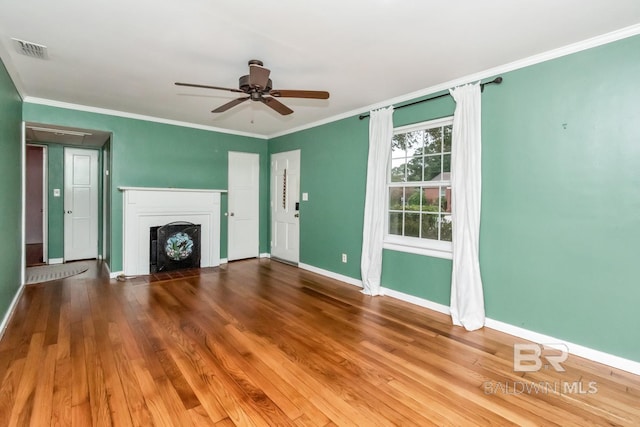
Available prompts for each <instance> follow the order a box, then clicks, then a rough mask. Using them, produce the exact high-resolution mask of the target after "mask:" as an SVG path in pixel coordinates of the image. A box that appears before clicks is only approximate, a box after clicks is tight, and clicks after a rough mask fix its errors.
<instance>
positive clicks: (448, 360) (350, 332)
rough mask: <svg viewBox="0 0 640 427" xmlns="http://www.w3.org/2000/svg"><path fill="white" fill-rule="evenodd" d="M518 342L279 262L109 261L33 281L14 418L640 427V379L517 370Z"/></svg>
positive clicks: (6, 410) (11, 374)
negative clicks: (117, 264) (123, 272)
mask: <svg viewBox="0 0 640 427" xmlns="http://www.w3.org/2000/svg"><path fill="white" fill-rule="evenodd" d="M617 332H618V331H612V333H617ZM520 342H523V341H522V340H520V339H516V338H514V337H512V336H509V335H506V334H503V333H499V332H496V331H493V330H490V329H486V328H485V329H483V330H480V331H476V332H466V331H465V330H464V329H462V328H459V327H453V326H451V324H450V319H449V317H448V316H444V315H442V314H439V313H435V312H432V311H429V310H426V309H423V308H420V307H416V306H413V305H410V304H407V303H404V302H401V301H398V300H394V299H392V298H388V297H375V298H372V297H368V296H366V295H363V294H362V293H360V292H359V289H358V288H356V287H353V286H350V285H346V284H343V283H340V282H338V281H335V280H332V279H328V278H325V277H322V276H318V275H316V274H313V273H310V272H307V271H304V270H301V269H297V268H295V267H291V266H288V265H285V264H281V263H277V262H275V261H270V260H265V259H263V260H247V261H239V262H234V263H230V264H227V265H223V266H222V267H220V268H216V269H203V270H202V271H201V272H199V274H197V275H193V276H191V277H178V278H175V277H174V278H169V279H167V280H158V278H157V277H156V278H155V279H154V278H152V277H150V276H148V277H140V278H136V279H132V280H129V281H126V282H118V281H115V280H109V279H108V277H106V275H105V274H104V272H102V270H101V265H100V264H99V263H96V265H95V267H94V268H92V269H91V270H90V271H88V272H86V273H83V274H81V275H78V276H74V277H72V278H68V279H64V280H59V281H54V282H49V283H46V284H40V285H31V286H28V287H26V288H25V291H24V293H23V296H22V298H21V299H20V301H19V303H18V307H17V309H16V312H15V314H14V316H13V318H12V319H11V322H10V324H9V326H8V328H7V330H6V333H5V334H4V337H3V338H2V340H1V341H0V425H3V426H4V425H7V426H27V425H34V426H48V425H51V426H54V425H55V426H67V425H73V426H91V425H95V426H103V425H104V426H109V425H114V426H129V425H135V426H153V425H156V426H273V425H284V426H287V425H291V426H397V425H406V426H410V425H417V426H429V425H439V426H441V425H458V426H459V425H464V426H466V425H562V426H567V425H580V426H583V425H629V426H631V425H640V377H638V376H634V375H631V374H628V373H625V372H622V371H619V370H616V369H612V368H609V367H606V366H603V365H599V364H596V363H593V362H589V361H586V360H584V359H581V358H578V357H573V356H570V357H569V359H568V360H567V361H566V362H565V363H564V364H563V365H564V367H565V368H566V371H565V372H556V371H555V370H553V369H542V370H540V371H538V372H526V373H522V372H514V370H513V344H514V343H520Z"/></svg>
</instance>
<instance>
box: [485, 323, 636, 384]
mask: <svg viewBox="0 0 640 427" xmlns="http://www.w3.org/2000/svg"><path fill="white" fill-rule="evenodd" d="M484 324H485V326H486V327H487V328H491V329H495V330H496V331H500V332H504V333H506V334H509V335H513V336H516V337H518V338H523V339H526V340H528V341H533V342H535V343H538V344H550V343H563V344H565V345H566V346H567V348H568V349H569V353H571V354H573V355H576V356H580V357H584V358H585V359H588V360H592V361H594V362H598V363H602V364H603V365H607V366H611V367H613V368H617V369H621V370H623V371H627V372H631V373H632V374H635V375H640V362H636V361H634V360H629V359H625V358H622V357H619V356H616V355H614V354H610V353H605V352H603V351H600V350H595V349H593V348H589V347H585V346H583V345H579V344H575V343H572V342H567V341H565V340H562V339H559V338H555V337H552V336H549V335H544V334H540V333H538V332H535V331H530V330H528V329H524V328H520V327H518V326H514V325H510V324H509V323H504V322H501V321H499V320H494V319H489V318H487V319H486V320H485V323H484Z"/></svg>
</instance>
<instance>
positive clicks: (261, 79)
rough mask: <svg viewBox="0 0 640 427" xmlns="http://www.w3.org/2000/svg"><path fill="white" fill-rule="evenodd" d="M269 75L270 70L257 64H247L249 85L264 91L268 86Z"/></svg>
mask: <svg viewBox="0 0 640 427" xmlns="http://www.w3.org/2000/svg"><path fill="white" fill-rule="evenodd" d="M269 74H271V70H269V69H267V68H264V67H261V66H260V65H257V64H249V85H250V86H251V87H256V86H258V87H260V88H261V89H264V88H266V87H267V86H268V84H269Z"/></svg>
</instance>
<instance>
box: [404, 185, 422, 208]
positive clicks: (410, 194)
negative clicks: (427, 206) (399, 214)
mask: <svg viewBox="0 0 640 427" xmlns="http://www.w3.org/2000/svg"><path fill="white" fill-rule="evenodd" d="M404 196H405V200H404V210H405V211H415V212H420V199H421V197H420V196H421V194H420V187H405V189H404Z"/></svg>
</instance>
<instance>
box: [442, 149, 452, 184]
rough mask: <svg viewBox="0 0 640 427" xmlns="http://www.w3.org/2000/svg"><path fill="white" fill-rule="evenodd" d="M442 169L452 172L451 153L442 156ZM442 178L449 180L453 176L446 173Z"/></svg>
mask: <svg viewBox="0 0 640 427" xmlns="http://www.w3.org/2000/svg"><path fill="white" fill-rule="evenodd" d="M442 170H443V171H444V172H451V154H445V155H444V156H442ZM442 179H444V180H447V181H449V180H450V179H451V178H449V177H448V176H447V175H444V176H443V178H442Z"/></svg>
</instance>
